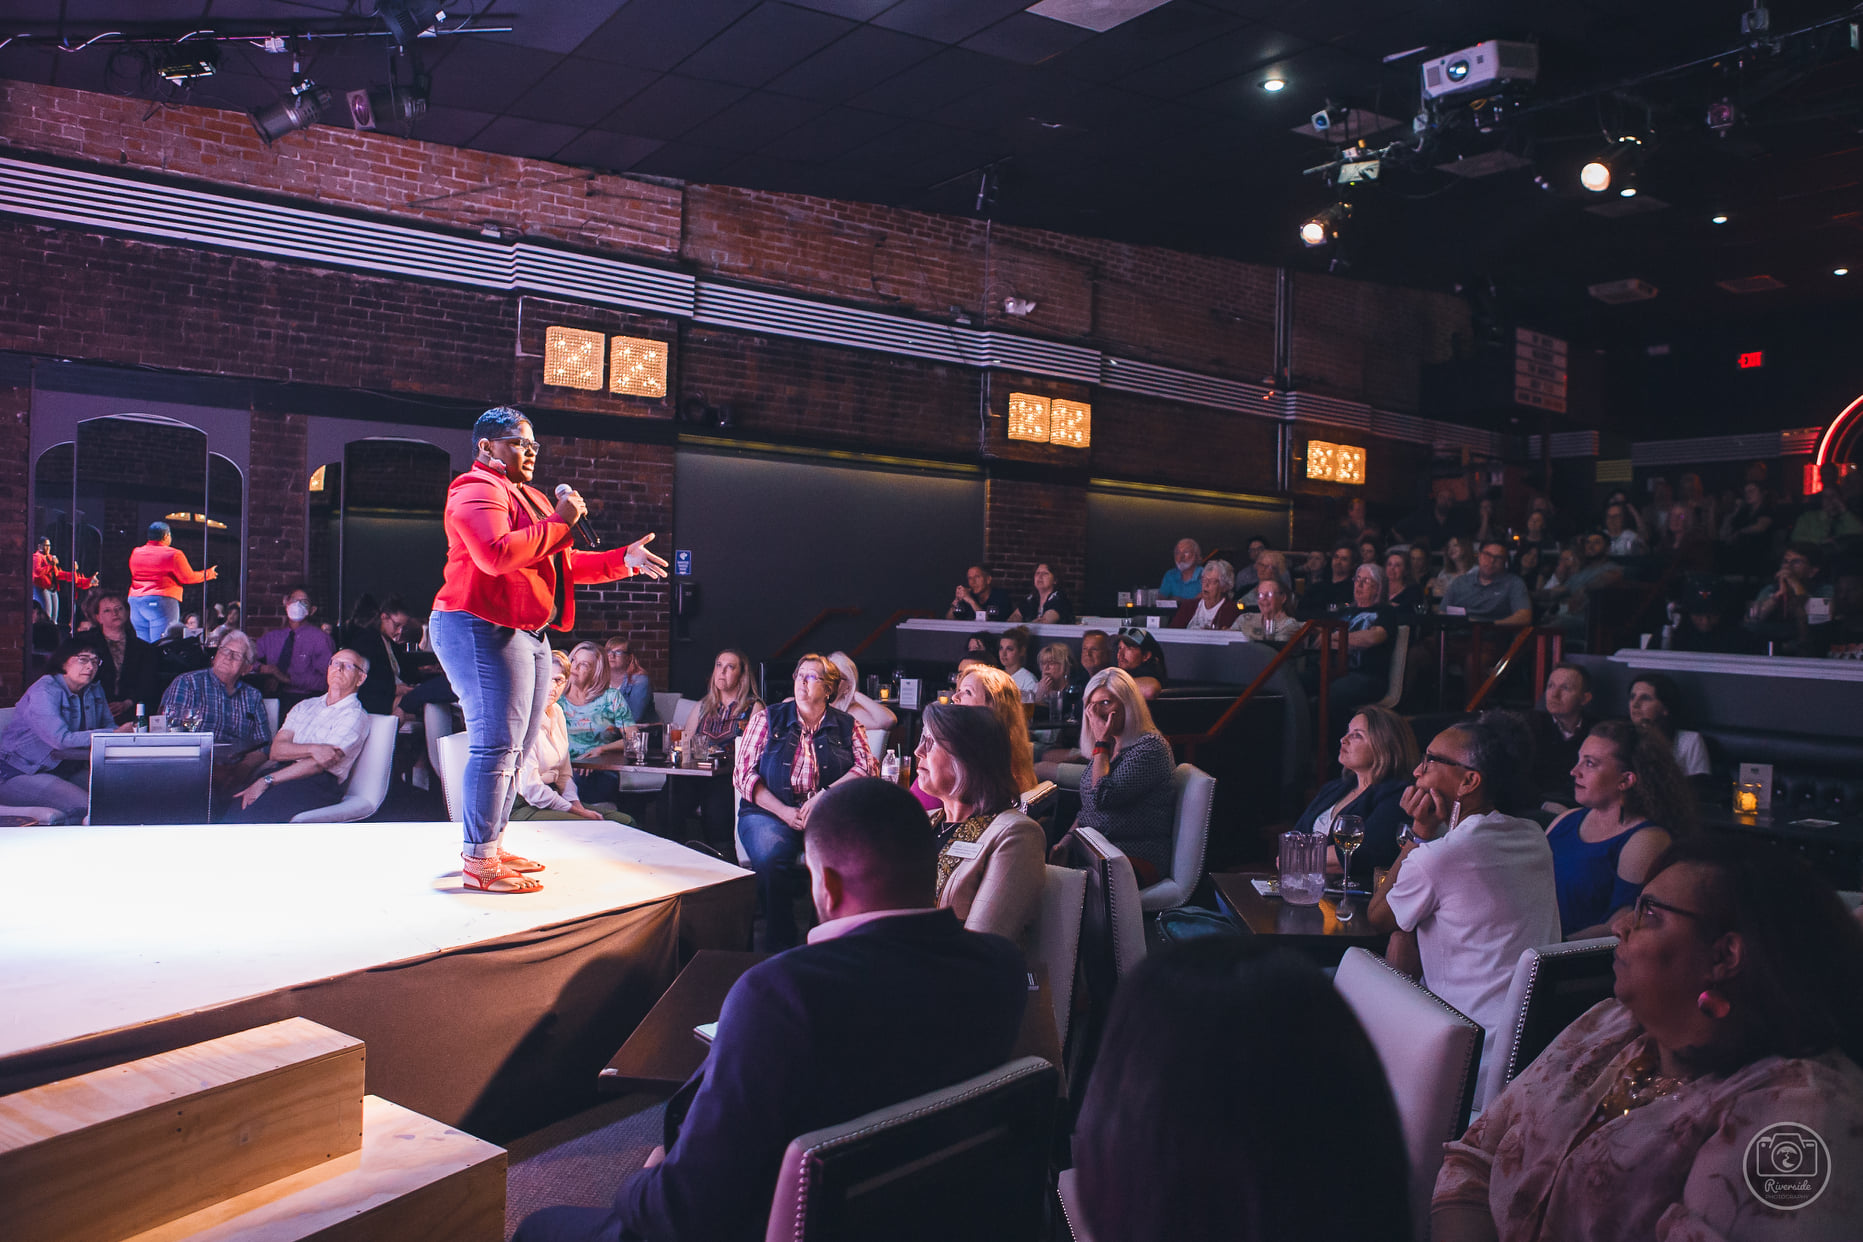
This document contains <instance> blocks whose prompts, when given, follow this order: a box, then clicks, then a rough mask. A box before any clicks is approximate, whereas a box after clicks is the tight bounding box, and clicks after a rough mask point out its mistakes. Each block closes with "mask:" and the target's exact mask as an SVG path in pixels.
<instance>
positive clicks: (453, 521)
mask: <svg viewBox="0 0 1863 1242" xmlns="http://www.w3.org/2000/svg"><path fill="white" fill-rule="evenodd" d="M472 441H473V444H474V446H475V447H476V449H477V454H478V455H477V457H476V459H475V460H474V461H473V463H472V468H471V469H470V470H468V471H467V472H466V473H464V474H462V475H460V476H459V477H458V478H456V479H454V480H453V482H452V484H451V485H450V486H449V487H448V489H447V497H446V542H447V547H446V580H445V584H444V585H443V586H442V587H441V588H440V591H439V594H437V595H436V596H434V601H433V617H432V620H431V621H430V623H429V627H428V630H429V633H430V635H431V636H432V639H433V649H434V654H436V655H438V656H439V657H440V665H441V667H442V668H444V669H445V670H446V676H447V680H448V681H449V682H451V684H452V688H453V690H454V692H455V693H456V694H458V695H459V703H460V707H461V708H462V709H463V710H464V713H465V717H466V734H467V736H468V737H469V738H470V739H471V742H470V747H471V749H470V753H469V757H468V758H467V760H466V776H465V802H466V805H465V807H464V808H463V809H464V814H463V816H462V818H463V820H464V828H465V846H464V852H463V853H462V854H461V855H460V857H461V860H462V862H463V863H464V867H463V878H464V881H465V884H466V886H467V887H468V888H475V889H479V890H481V891H483V892H492V893H531V892H536V891H537V890H538V889H540V888H542V887H543V885H542V884H541V883H539V882H538V881H537V880H536V879H535V878H534V876H533V873H534V872H538V871H541V870H543V867H542V865H541V864H539V863H535V862H532V861H531V860H529V859H527V858H520V857H518V856H517V855H514V854H510V853H507V852H505V851H504V850H502V849H500V848H499V839H500V838H501V837H502V836H503V835H504V830H505V823H506V822H507V821H508V820H509V819H510V817H511V806H512V801H513V799H515V798H516V797H517V784H516V779H515V778H516V776H517V766H518V762H519V760H520V759H522V757H523V754H524V752H525V751H526V750H528V749H529V748H530V746H531V743H532V742H534V741H535V740H536V736H537V731H538V730H539V729H541V728H542V727H543V718H544V707H545V704H546V703H548V701H549V695H550V680H551V674H552V671H553V663H552V661H551V659H550V643H549V639H548V638H546V637H545V631H546V630H549V629H557V630H568V629H572V628H573V627H574V626H575V623H576V594H575V587H576V585H577V584H578V583H585V582H613V581H615V580H617V579H620V578H628V577H632V576H634V575H635V574H644V575H646V576H647V577H650V578H664V577H665V576H666V571H665V566H666V562H665V561H663V560H661V559H660V558H659V557H657V556H655V555H654V554H653V553H651V552H649V551H648V550H647V544H648V542H649V541H651V540H652V539H653V536H652V535H646V536H643V537H642V538H640V539H637V540H635V541H634V542H633V543H630V544H628V545H626V546H625V547H619V548H610V549H608V550H607V551H602V552H589V551H582V550H580V549H577V548H575V547H573V546H572V545H573V543H574V541H575V534H574V529H575V526H576V524H577V523H578V522H580V521H582V520H583V518H584V517H586V516H587V513H588V507H587V506H586V505H584V504H583V502H582V498H581V497H580V496H578V495H577V494H576V493H575V491H574V490H566V491H565V492H564V493H563V495H562V496H561V497H560V498H559V499H558V500H557V502H556V505H555V506H554V507H552V506H551V505H550V503H549V501H548V500H547V499H546V498H545V497H544V495H543V493H542V492H539V491H538V490H536V489H535V488H533V487H530V486H529V483H530V481H531V477H532V475H533V474H534V473H535V471H536V468H537V453H538V447H539V446H538V444H537V440H536V433H535V432H534V431H533V430H532V428H531V423H530V419H528V418H526V417H525V416H524V415H523V414H522V413H520V412H519V411H517V410H513V409H510V408H509V407H507V406H498V407H496V408H495V409H490V410H487V411H486V412H485V413H483V414H481V415H480V416H479V419H478V421H477V422H476V423H474V424H473V428H472Z"/></svg>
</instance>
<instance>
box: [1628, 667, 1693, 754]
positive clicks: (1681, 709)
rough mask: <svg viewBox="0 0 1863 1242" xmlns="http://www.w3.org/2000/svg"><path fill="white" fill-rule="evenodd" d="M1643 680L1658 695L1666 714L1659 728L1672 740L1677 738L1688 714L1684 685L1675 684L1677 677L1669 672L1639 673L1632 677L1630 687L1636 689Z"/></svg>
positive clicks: (1658, 700) (1657, 697)
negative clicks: (1684, 698) (1677, 731)
mask: <svg viewBox="0 0 1863 1242" xmlns="http://www.w3.org/2000/svg"><path fill="white" fill-rule="evenodd" d="M1638 682H1642V683H1643V684H1644V685H1646V686H1648V687H1649V688H1650V690H1651V691H1653V692H1654V693H1655V695H1656V701H1657V702H1658V703H1661V704H1662V706H1663V712H1664V715H1663V717H1662V719H1661V721H1660V722H1659V723H1658V725H1657V728H1658V730H1659V731H1660V732H1661V733H1663V734H1664V735H1665V736H1667V737H1668V738H1669V739H1670V740H1671V741H1673V740H1674V739H1675V734H1676V730H1678V729H1681V728H1682V727H1683V726H1684V722H1685V718H1686V715H1687V712H1686V705H1685V703H1684V701H1683V698H1682V687H1680V686H1678V685H1676V684H1675V678H1673V677H1671V676H1669V674H1667V673H1638V674H1637V675H1636V676H1634V677H1632V678H1631V679H1630V688H1631V689H1632V690H1635V689H1636V688H1637V683H1638Z"/></svg>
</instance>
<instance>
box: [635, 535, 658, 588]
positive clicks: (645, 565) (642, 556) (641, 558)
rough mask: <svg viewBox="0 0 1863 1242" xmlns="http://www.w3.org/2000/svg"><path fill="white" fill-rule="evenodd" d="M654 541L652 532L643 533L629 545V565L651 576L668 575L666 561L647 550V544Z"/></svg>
mask: <svg viewBox="0 0 1863 1242" xmlns="http://www.w3.org/2000/svg"><path fill="white" fill-rule="evenodd" d="M652 542H653V536H652V535H651V534H646V535H642V536H641V537H640V538H639V539H636V540H635V541H634V542H633V543H630V544H628V545H627V567H628V568H629V569H631V570H633V571H634V572H635V573H638V574H645V575H646V576H647V577H649V578H664V577H666V562H665V561H664V560H662V559H661V558H660V557H657V556H655V555H654V554H653V553H651V552H649V551H647V545H648V544H650V543H652Z"/></svg>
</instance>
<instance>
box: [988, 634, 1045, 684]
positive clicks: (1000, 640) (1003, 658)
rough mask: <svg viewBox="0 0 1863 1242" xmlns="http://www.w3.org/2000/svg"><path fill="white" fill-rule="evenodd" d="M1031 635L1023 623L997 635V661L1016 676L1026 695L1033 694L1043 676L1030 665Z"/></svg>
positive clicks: (1006, 671)
mask: <svg viewBox="0 0 1863 1242" xmlns="http://www.w3.org/2000/svg"><path fill="white" fill-rule="evenodd" d="M1030 637H1031V635H1030V634H1029V632H1028V627H1027V626H1021V625H1015V626H1011V627H1010V628H1008V629H1006V630H1004V631H1003V632H1002V633H1001V634H998V635H997V636H996V658H997V661H998V662H999V663H1001V664H1002V666H1003V671H1004V672H1005V673H1008V674H1009V675H1010V676H1011V677H1013V678H1015V682H1016V685H1017V686H1018V687H1019V688H1020V689H1021V691H1022V693H1023V694H1024V695H1033V694H1034V693H1035V687H1036V686H1038V685H1040V684H1041V678H1040V677H1037V676H1036V675H1035V673H1034V671H1033V670H1032V669H1030V668H1029V666H1028V664H1029V639H1030Z"/></svg>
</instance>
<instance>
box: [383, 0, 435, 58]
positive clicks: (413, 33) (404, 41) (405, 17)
mask: <svg viewBox="0 0 1863 1242" xmlns="http://www.w3.org/2000/svg"><path fill="white" fill-rule="evenodd" d="M375 15H376V16H377V17H379V18H381V19H382V24H383V25H385V26H387V27H388V33H389V35H390V36H391V37H392V38H393V39H394V41H395V46H396V47H398V48H402V49H404V50H405V49H406V48H407V46H408V45H409V44H411V43H413V42H414V40H416V39H418V38H420V37H421V36H422V35H424V34H427V33H428V32H429V31H431V30H432V29H433V28H434V26H435V25H436V24H437V23H439V22H442V21H445V20H446V6H445V4H444V3H443V0H379V2H378V3H377V4H376V6H375Z"/></svg>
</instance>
